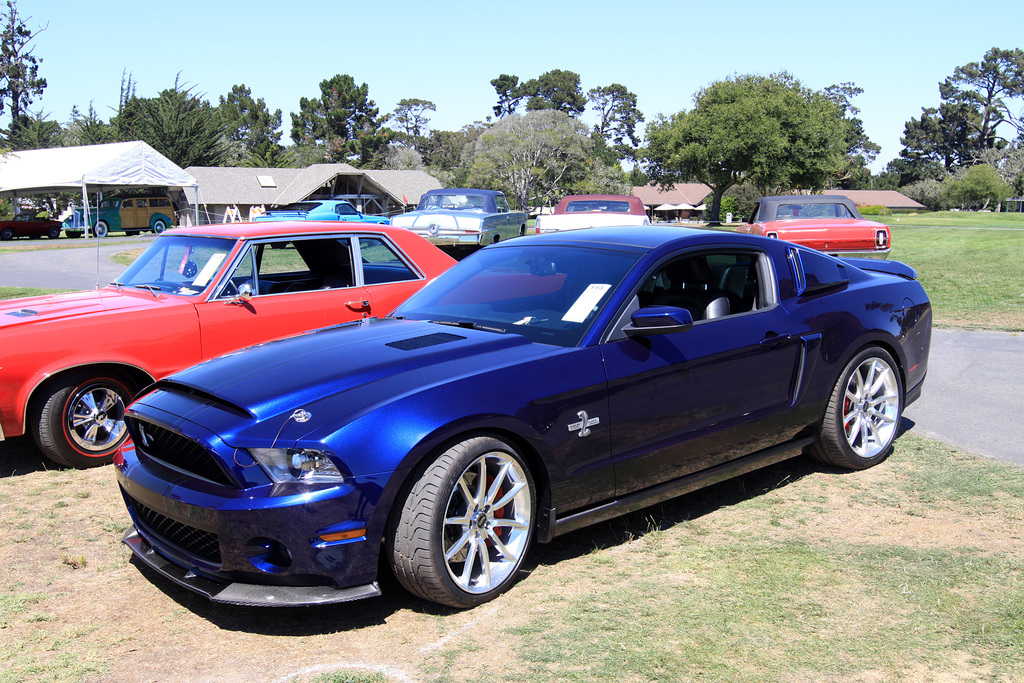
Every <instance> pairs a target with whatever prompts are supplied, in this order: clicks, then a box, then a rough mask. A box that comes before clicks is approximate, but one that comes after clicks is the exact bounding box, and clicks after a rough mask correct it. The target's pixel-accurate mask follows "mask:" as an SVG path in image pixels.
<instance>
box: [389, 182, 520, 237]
mask: <svg viewBox="0 0 1024 683" xmlns="http://www.w3.org/2000/svg"><path fill="white" fill-rule="evenodd" d="M391 224H392V225H397V226H398V227H400V228H408V229H409V230H412V231H413V232H415V233H416V234H417V235H419V236H421V237H424V238H426V239H427V240H429V241H430V242H432V243H433V244H438V245H446V246H447V245H476V246H483V245H487V244H493V243H495V242H499V241H501V240H507V239H509V238H512V237H519V236H520V235H525V234H526V214H525V213H524V212H522V211H512V210H511V209H510V208H509V206H508V200H506V199H505V194H504V193H502V192H498V191H496V190H473V189H467V188H454V189H447V190H429V191H427V192H426V193H424V194H423V196H422V197H420V202H419V204H417V205H416V210H415V211H410V212H409V213H403V214H398V215H396V216H392V217H391Z"/></svg>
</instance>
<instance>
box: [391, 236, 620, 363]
mask: <svg viewBox="0 0 1024 683" xmlns="http://www.w3.org/2000/svg"><path fill="white" fill-rule="evenodd" d="M637 258H639V257H638V256H637V255H636V254H627V253H622V252H617V251H609V250H604V249H588V248H584V247H566V246H547V245H545V246H540V245H538V246H521V247H512V246H508V247H501V248H497V249H483V250H481V251H478V252H477V253H475V254H473V255H472V256H470V257H469V258H467V259H465V260H464V261H461V262H459V263H458V264H457V265H456V266H455V267H453V268H452V269H451V270H449V271H447V272H446V273H444V274H443V275H441V276H440V277H439V278H438V279H437V280H435V281H434V282H432V283H431V284H430V285H428V286H427V287H425V288H423V289H422V290H420V292H419V293H417V294H415V295H414V296H413V297H412V298H411V299H409V300H408V301H406V302H405V303H404V304H402V305H401V306H399V307H398V309H397V310H396V311H395V312H394V315H395V316H399V317H405V318H412V319H415V320H434V321H439V322H456V323H460V324H467V325H468V324H474V325H479V326H482V327H487V328H497V329H499V330H503V331H505V332H510V333H513V334H521V335H523V336H524V337H526V338H528V339H530V340H531V341H534V342H539V343H542V344H554V345H556V346H576V345H577V344H579V342H580V340H581V339H582V338H583V335H584V334H585V333H586V332H587V330H588V329H589V328H590V325H591V324H592V323H593V322H594V319H595V318H596V317H597V314H598V313H599V312H600V311H601V310H602V309H603V308H604V307H605V306H606V305H607V304H608V301H609V300H610V299H611V296H612V293H613V292H614V291H615V289H616V288H617V287H618V286H619V283H620V282H622V279H623V278H624V277H625V276H626V274H627V273H628V272H629V270H630V269H631V268H632V267H633V265H634V264H635V263H636V261H637Z"/></svg>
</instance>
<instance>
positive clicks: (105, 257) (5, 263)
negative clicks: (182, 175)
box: [0, 235, 154, 289]
mask: <svg viewBox="0 0 1024 683" xmlns="http://www.w3.org/2000/svg"><path fill="white" fill-rule="evenodd" d="M153 239H154V237H153V235H147V236H141V235H140V236H138V237H129V238H125V239H118V240H117V241H116V242H113V243H107V241H106V240H101V241H100V245H99V247H97V246H96V242H95V240H83V241H82V243H83V245H86V244H89V243H91V244H89V246H82V247H80V248H79V247H75V248H64V249H39V250H32V251H16V252H11V253H8V254H0V287H39V288H42V289H95V288H96V285H97V283H98V284H99V286H100V287H104V286H106V284H107V283H108V282H110V281H111V280H113V279H115V278H116V277H117V276H118V275H120V274H121V273H122V272H123V271H124V268H125V267H124V266H123V265H120V264H117V263H114V262H113V261H111V260H110V257H111V256H112V255H114V254H116V253H117V252H119V251H126V250H128V249H141V248H143V247H145V246H146V245H147V244H149V243H150V242H152V241H153ZM23 242H24V240H19V243H23Z"/></svg>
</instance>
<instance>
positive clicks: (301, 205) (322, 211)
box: [254, 199, 390, 225]
mask: <svg viewBox="0 0 1024 683" xmlns="http://www.w3.org/2000/svg"><path fill="white" fill-rule="evenodd" d="M254 220H256V221H353V222H356V223H375V224H378V225H387V224H388V223H389V222H390V221H388V219H387V218H385V217H384V216H367V215H366V214H362V213H360V212H359V211H357V210H356V207H354V206H352V203H351V202H347V201H345V200H344V199H310V200H307V201H303V202H295V203H294V204H286V205H285V206H280V207H278V208H276V209H270V210H269V211H267V212H266V213H265V214H263V215H262V216H258V217H257V218H255V219H254Z"/></svg>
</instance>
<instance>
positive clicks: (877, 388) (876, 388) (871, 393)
mask: <svg viewBox="0 0 1024 683" xmlns="http://www.w3.org/2000/svg"><path fill="white" fill-rule="evenodd" d="M899 415H900V387H899V382H898V380H897V378H896V374H895V372H894V371H893V369H892V367H890V366H889V364H888V363H885V362H883V361H882V360H880V359H878V358H868V359H866V360H865V361H864V362H863V363H861V364H860V365H859V366H857V369H856V370H854V372H853V374H851V375H850V380H849V382H847V384H846V396H845V398H844V399H843V431H844V432H845V433H846V442H847V443H848V444H850V448H851V449H853V452H854V453H856V454H857V455H858V456H860V457H862V458H872V457H874V456H876V455H878V453H880V452H881V451H882V450H884V449H886V448H888V447H889V444H890V443H892V440H893V437H894V436H895V434H896V428H897V426H898V425H897V422H898V420H899Z"/></svg>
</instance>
